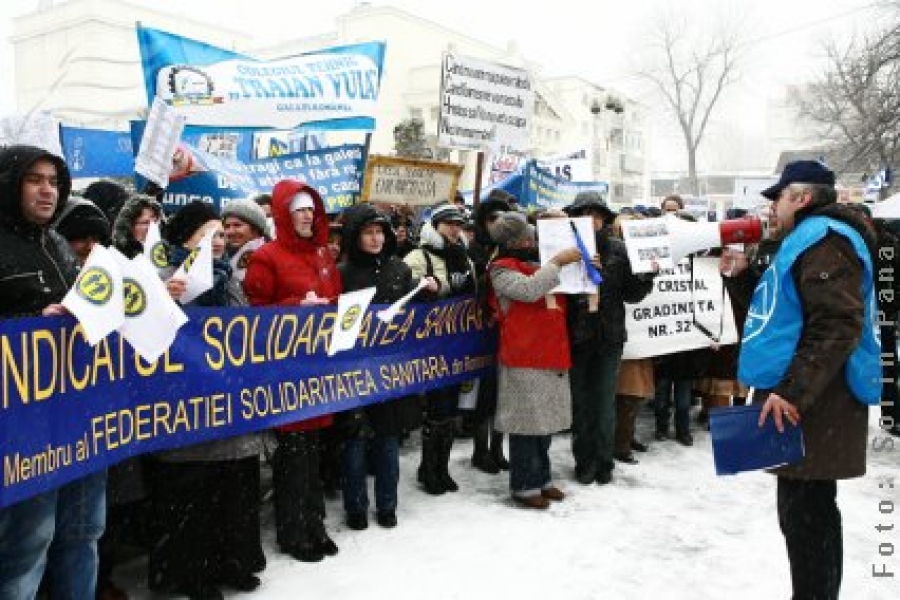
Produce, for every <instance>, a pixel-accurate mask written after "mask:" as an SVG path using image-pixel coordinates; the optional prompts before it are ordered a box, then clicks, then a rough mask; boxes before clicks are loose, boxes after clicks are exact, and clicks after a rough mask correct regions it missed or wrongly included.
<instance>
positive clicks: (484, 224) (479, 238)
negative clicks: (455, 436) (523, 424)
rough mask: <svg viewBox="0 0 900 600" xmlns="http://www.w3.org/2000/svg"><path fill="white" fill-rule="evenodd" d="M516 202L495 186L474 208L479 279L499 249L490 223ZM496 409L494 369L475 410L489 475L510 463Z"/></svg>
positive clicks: (478, 457)
mask: <svg viewBox="0 0 900 600" xmlns="http://www.w3.org/2000/svg"><path fill="white" fill-rule="evenodd" d="M514 201H515V197H514V196H513V195H512V194H510V193H509V192H506V191H504V190H501V189H500V188H495V189H493V190H491V192H490V193H489V194H488V197H487V198H485V199H484V200H482V201H481V202H480V203H479V204H478V206H477V207H476V208H475V211H474V213H473V218H472V221H473V225H474V232H475V233H474V239H473V240H472V241H471V242H470V243H469V244H468V253H469V258H471V259H472V262H473V263H474V264H475V271H476V273H477V274H478V277H479V280H480V281H483V280H484V278H485V277H486V274H487V265H488V263H489V262H490V260H491V259H492V258H493V256H494V254H495V253H496V251H497V245H496V244H495V243H494V241H493V240H492V239H491V235H490V233H489V232H488V226H489V225H490V224H491V223H493V222H494V221H495V220H496V219H497V217H498V216H499V215H500V214H502V213H505V212H509V211H510V210H513V208H512V205H513V203H514ZM479 289H480V290H482V294H481V298H480V300H481V302H480V304H481V305H482V307H483V308H484V309H487V305H486V300H487V296H486V294H485V293H484V291H485V290H486V289H487V287H486V286H484V285H482V286H480V287H479ZM487 312H488V313H489V312H490V311H489V310H488V311H487ZM496 408H497V375H496V373H495V372H492V373H490V374H488V375H485V376H483V377H482V378H481V379H480V380H479V383H478V399H477V403H476V405H475V410H474V411H472V413H473V414H472V422H473V427H472V442H473V443H472V466H473V467H475V468H476V469H478V470H479V471H482V472H483V473H488V474H496V473H499V472H500V471H501V470H506V469H508V468H509V462H508V461H507V460H506V457H505V456H504V455H503V434H502V433H500V432H497V431H494V429H493V420H494V411H495V410H496Z"/></svg>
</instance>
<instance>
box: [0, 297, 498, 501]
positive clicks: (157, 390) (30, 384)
mask: <svg viewBox="0 0 900 600" xmlns="http://www.w3.org/2000/svg"><path fill="white" fill-rule="evenodd" d="M379 308H384V306H377V305H373V306H372V307H371V308H370V310H369V311H368V312H367V313H366V315H365V316H364V320H363V325H362V329H361V331H360V334H359V337H358V338H357V345H356V348H354V349H353V350H348V351H345V352H339V353H338V354H336V355H335V356H333V357H328V356H327V353H326V350H327V345H328V342H329V339H330V335H331V330H332V329H333V328H334V327H335V323H334V320H335V308H334V307H327V308H323V307H314V308H313V307H310V308H307V307H290V308H240V309H237V308H235V309H224V308H223V309H189V310H188V311H187V312H188V315H189V317H190V319H191V320H190V322H188V323H187V325H185V326H184V327H183V328H182V329H181V330H180V331H179V333H178V337H177V338H176V340H175V343H174V344H173V346H172V347H171V348H170V349H169V351H168V352H167V353H166V354H165V355H164V356H163V357H161V358H160V359H159V360H158V361H157V362H155V363H146V362H144V361H143V360H142V359H140V358H139V357H138V356H137V355H136V354H135V353H134V351H133V350H132V349H131V347H130V346H129V345H128V344H127V343H126V342H124V341H123V340H122V339H121V338H119V337H118V336H117V335H115V334H113V335H112V336H110V337H108V338H106V339H104V340H102V341H101V342H100V343H98V344H97V345H96V346H95V347H94V348H91V347H90V346H89V345H88V344H87V341H86V340H85V337H84V333H83V332H82V330H81V328H80V326H76V324H75V321H74V320H73V319H72V318H70V317H54V318H51V317H44V318H40V317H37V318H27V319H11V320H5V321H0V382H2V387H0V461H2V464H3V485H2V487H0V507H3V506H8V505H10V504H13V503H15V502H18V501H20V500H22V499H25V498H28V497H30V496H33V495H35V494H38V493H40V492H43V491H46V490H49V489H53V488H54V487H58V486H60V485H63V484H65V483H66V482H68V481H71V480H73V479H76V478H78V477H82V476H84V475H86V474H88V473H90V472H93V471H97V470H99V469H102V468H104V467H106V466H108V465H111V464H114V463H116V462H119V461H121V460H124V459H125V458H127V457H129V456H135V455H138V454H144V453H146V452H153V451H157V450H163V449H166V448H174V447H178V446H185V445H190V444H196V443H199V442H202V441H207V440H212V439H217V438H224V437H231V436H235V435H240V434H244V433H249V432H252V431H258V430H262V429H268V428H270V427H274V426H277V425H283V424H286V423H292V422H294V421H300V420H304V419H308V418H311V417H315V416H319V415H323V414H328V413H335V412H340V411H344V410H349V409H352V408H356V407H359V406H363V405H366V404H372V403H375V402H384V401H387V400H390V399H393V398H399V397H402V396H408V395H410V394H418V393H421V392H425V391H427V390H430V389H435V388H441V387H445V386H448V385H453V384H457V383H462V382H464V381H467V380H471V379H475V378H477V377H478V376H479V375H481V374H482V373H484V372H485V371H486V370H487V369H489V368H492V367H493V365H494V360H495V352H496V335H495V331H494V330H493V329H492V326H491V325H489V324H488V323H487V322H483V321H482V320H481V313H480V310H479V307H478V303H477V302H476V300H475V299H474V298H460V299H454V300H450V301H445V302H441V303H436V304H411V305H409V306H408V307H407V309H406V310H405V311H404V312H402V313H401V314H399V315H398V316H397V317H396V318H395V319H394V321H393V322H392V323H390V324H387V325H386V324H383V323H381V322H380V321H379V320H378V319H377V318H375V316H374V312H375V311H376V310H378V309H379Z"/></svg>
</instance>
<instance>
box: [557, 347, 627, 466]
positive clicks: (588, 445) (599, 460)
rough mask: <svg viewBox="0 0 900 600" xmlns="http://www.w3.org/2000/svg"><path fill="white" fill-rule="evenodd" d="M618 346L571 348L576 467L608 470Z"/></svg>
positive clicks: (612, 439) (614, 432)
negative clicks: (593, 467)
mask: <svg viewBox="0 0 900 600" xmlns="http://www.w3.org/2000/svg"><path fill="white" fill-rule="evenodd" d="M621 363H622V347H621V346H613V347H610V346H589V347H588V346H576V347H575V348H573V349H572V369H571V370H570V371H569V384H570V386H571V389H572V454H573V455H574V456H575V465H576V468H586V467H587V466H589V465H594V466H596V467H597V468H598V469H599V470H601V471H602V470H607V471H609V470H612V468H613V461H612V460H613V446H614V444H615V436H616V383H617V381H618V378H619V365H620V364H621Z"/></svg>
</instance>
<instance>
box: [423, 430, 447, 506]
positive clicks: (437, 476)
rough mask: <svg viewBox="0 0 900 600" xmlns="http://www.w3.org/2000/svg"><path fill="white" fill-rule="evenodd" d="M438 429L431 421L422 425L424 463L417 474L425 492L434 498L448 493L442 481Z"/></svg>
mask: <svg viewBox="0 0 900 600" xmlns="http://www.w3.org/2000/svg"><path fill="white" fill-rule="evenodd" d="M451 424H452V421H451ZM438 429H439V424H438V423H436V422H435V421H432V420H431V419H428V420H426V421H425V423H424V424H423V425H422V462H421V463H420V464H419V469H418V471H417V474H416V478H417V479H418V481H419V483H421V484H422V487H423V488H424V490H425V491H426V492H427V493H429V494H431V495H432V496H439V495H441V494H443V493H444V492H446V491H447V490H446V488H445V487H444V483H443V481H442V479H441V472H440V467H439V462H440V455H441V451H440V447H441V446H440V433H439V431H438ZM451 440H452V429H451Z"/></svg>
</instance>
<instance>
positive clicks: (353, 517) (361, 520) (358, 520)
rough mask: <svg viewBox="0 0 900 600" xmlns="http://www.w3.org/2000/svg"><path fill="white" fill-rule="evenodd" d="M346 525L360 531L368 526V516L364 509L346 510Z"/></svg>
mask: <svg viewBox="0 0 900 600" xmlns="http://www.w3.org/2000/svg"><path fill="white" fill-rule="evenodd" d="M347 527H349V528H350V529H353V530H355V531H362V530H363V529H366V528H368V527H369V517H368V515H366V512H365V511H359V512H348V513H347Z"/></svg>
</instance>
